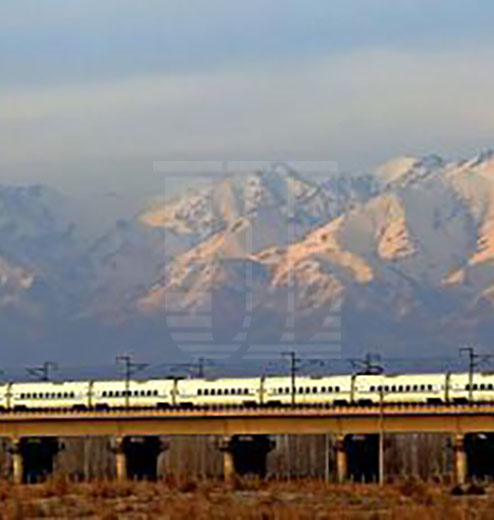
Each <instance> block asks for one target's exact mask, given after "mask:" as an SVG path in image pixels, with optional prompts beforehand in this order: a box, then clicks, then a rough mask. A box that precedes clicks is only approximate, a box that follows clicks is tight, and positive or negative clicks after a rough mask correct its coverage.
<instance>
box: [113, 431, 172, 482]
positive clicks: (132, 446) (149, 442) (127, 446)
mask: <svg viewBox="0 0 494 520" xmlns="http://www.w3.org/2000/svg"><path fill="white" fill-rule="evenodd" d="M166 449H168V445H167V444H166V443H164V442H162V440H161V439H160V437H158V436H133V437H116V439H115V442H114V446H113V452H114V453H115V474H116V478H117V480H119V481H124V480H127V479H129V480H156V479H157V478H158V457H159V455H160V453H161V452H162V451H165V450H166Z"/></svg>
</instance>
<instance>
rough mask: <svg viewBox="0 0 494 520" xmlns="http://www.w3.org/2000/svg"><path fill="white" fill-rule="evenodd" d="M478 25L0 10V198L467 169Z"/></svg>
mask: <svg viewBox="0 0 494 520" xmlns="http://www.w3.org/2000/svg"><path fill="white" fill-rule="evenodd" d="M493 21H494V3H493V2H492V1H490V0H472V1H466V0H433V1H431V0H427V1H426V0H424V1H422V0H341V1H340V0H331V1H328V0H298V1H293V0H262V1H261V0H249V1H248V2H247V1H240V0H237V1H235V0H177V1H176V0H166V1H164V0H139V1H137V0H132V1H130V0H22V1H19V0H3V1H2V2H1V3H0V181H6V180H8V181H12V180H18V181H32V180H40V181H48V182H52V183H58V184H59V185H60V186H62V187H64V188H67V189H70V188H72V189H73V190H75V191H77V190H82V189H83V187H84V186H85V189H86V190H88V191H91V189H93V188H92V187H93V186H97V189H98V190H100V192H101V193H103V192H104V194H105V195H104V196H105V197H110V198H111V197H113V196H114V195H115V194H116V195H118V196H121V197H125V196H128V197H130V198H132V197H133V196H135V194H139V195H140V192H141V191H142V192H143V193H144V192H147V191H149V190H150V187H152V186H154V185H155V184H156V182H157V175H158V174H153V172H152V161H153V160H155V159H161V160H163V159H167V158H173V159H182V158H187V159H189V158H194V159H199V160H200V159H203V158H204V159H206V158H214V159H223V158H232V159H266V158H276V159H300V160H302V159H305V160H307V159H315V160H333V161H337V162H338V163H339V164H340V167H341V168H342V169H346V168H354V167H361V166H370V165H372V164H374V163H377V162H379V161H381V160H383V159H386V158H389V157H391V156H395V155H401V154H405V153H413V154H427V153H430V152H438V153H441V154H445V155H454V156H457V155H468V154H471V153H474V152H475V151H477V150H478V149H481V148H485V147H488V146H490V145H492V144H493V141H492V136H493V135H494V132H493V131H494V103H493V102H492V100H493V92H494V67H493V65H492V62H493V57H494V31H492V24H493ZM88 186H91V188H88ZM152 189H154V188H152ZM129 200H130V199H129Z"/></svg>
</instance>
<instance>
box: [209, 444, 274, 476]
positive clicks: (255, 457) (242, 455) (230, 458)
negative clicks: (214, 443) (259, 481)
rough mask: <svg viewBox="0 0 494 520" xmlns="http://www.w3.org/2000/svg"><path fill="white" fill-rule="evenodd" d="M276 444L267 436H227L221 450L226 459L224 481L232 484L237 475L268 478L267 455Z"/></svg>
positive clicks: (220, 447) (220, 446)
mask: <svg viewBox="0 0 494 520" xmlns="http://www.w3.org/2000/svg"><path fill="white" fill-rule="evenodd" d="M274 448H275V443H274V441H272V440H271V439H269V437H268V436H267V435H233V436H225V437H223V439H222V440H221V442H220V445H219V449H220V450H221V451H222V452H223V457H224V459H223V460H224V466H223V471H224V479H225V481H226V482H227V483H231V482H232V481H233V480H234V479H235V476H236V475H240V476H245V475H256V476H258V477H260V478H265V477H266V466H267V465H266V462H267V455H268V453H269V452H270V451H272V450H273V449H274Z"/></svg>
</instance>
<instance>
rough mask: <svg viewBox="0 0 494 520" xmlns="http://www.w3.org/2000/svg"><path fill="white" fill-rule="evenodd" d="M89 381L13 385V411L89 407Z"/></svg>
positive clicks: (11, 393)
mask: <svg viewBox="0 0 494 520" xmlns="http://www.w3.org/2000/svg"><path fill="white" fill-rule="evenodd" d="M89 390H90V383H89V382H88V381H61V382H49V381H41V382H27V383H13V384H12V385H10V391H9V393H8V406H7V407H8V408H9V409H12V410H28V409H33V410H44V409H63V408H72V409H82V408H86V407H87V406H88V400H89Z"/></svg>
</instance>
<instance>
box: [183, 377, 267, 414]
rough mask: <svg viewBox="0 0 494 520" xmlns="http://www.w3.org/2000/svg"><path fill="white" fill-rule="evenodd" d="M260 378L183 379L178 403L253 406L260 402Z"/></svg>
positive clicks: (186, 404)
mask: <svg viewBox="0 0 494 520" xmlns="http://www.w3.org/2000/svg"><path fill="white" fill-rule="evenodd" d="M261 385H262V381H261V379H260V378H258V377H257V378H247V377H245V378H221V379H183V380H181V381H180V382H179V383H178V404H179V406H182V407H187V406H204V407H208V406H234V405H235V406H254V405H258V404H259V403H260V402H261Z"/></svg>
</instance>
